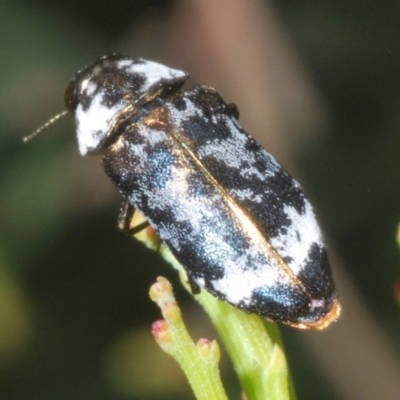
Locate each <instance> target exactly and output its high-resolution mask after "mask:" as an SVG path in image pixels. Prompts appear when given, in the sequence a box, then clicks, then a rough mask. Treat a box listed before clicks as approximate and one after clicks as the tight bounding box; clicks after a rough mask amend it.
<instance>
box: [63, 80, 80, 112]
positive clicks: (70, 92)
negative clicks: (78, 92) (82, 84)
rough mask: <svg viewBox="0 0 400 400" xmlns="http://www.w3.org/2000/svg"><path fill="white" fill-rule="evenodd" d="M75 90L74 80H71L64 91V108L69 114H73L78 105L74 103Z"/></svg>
mask: <svg viewBox="0 0 400 400" xmlns="http://www.w3.org/2000/svg"><path fill="white" fill-rule="evenodd" d="M75 88H76V84H75V79H73V80H72V81H71V82H70V83H69V84H68V86H67V88H66V89H65V93H64V104H65V108H66V109H67V110H68V111H69V112H70V113H74V112H75V110H76V107H77V105H78V102H77V101H76V97H75Z"/></svg>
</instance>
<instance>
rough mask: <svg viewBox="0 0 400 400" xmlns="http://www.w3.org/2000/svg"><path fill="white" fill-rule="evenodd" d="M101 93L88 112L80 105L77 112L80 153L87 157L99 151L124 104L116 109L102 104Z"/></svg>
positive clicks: (116, 106) (120, 104)
mask: <svg viewBox="0 0 400 400" xmlns="http://www.w3.org/2000/svg"><path fill="white" fill-rule="evenodd" d="M102 100H103V96H102V94H101V93H99V94H98V95H96V96H94V97H93V100H92V102H91V103H90V107H89V108H88V109H86V110H84V109H83V107H82V105H81V104H79V105H78V107H77V108H76V111H75V120H76V125H77V136H78V144H79V152H80V153H81V154H82V155H83V156H85V155H87V154H90V153H92V152H95V151H96V150H99V145H100V142H101V141H102V140H103V139H104V138H105V137H106V136H107V134H108V128H109V123H110V121H111V119H112V118H113V117H114V116H115V115H116V114H117V113H118V112H119V111H121V110H122V108H123V107H124V104H123V103H122V102H121V103H118V104H116V105H115V106H114V107H106V106H105V105H104V104H102Z"/></svg>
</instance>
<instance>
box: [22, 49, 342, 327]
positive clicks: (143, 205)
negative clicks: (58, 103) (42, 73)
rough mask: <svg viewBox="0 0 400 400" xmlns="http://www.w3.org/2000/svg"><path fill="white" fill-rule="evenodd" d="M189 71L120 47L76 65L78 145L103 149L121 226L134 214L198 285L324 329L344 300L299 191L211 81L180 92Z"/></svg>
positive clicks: (69, 97) (71, 88)
mask: <svg viewBox="0 0 400 400" xmlns="http://www.w3.org/2000/svg"><path fill="white" fill-rule="evenodd" d="M188 78H189V75H188V74H187V73H185V72H182V71H179V70H176V69H172V68H168V67H166V66H164V65H161V64H158V63H155V62H151V61H146V60H143V59H132V58H129V57H126V56H119V55H110V56H104V57H102V58H100V59H98V60H97V61H95V62H93V63H92V64H90V65H88V66H86V67H85V68H83V69H81V70H80V71H78V72H77V73H76V75H75V76H74V77H73V78H72V80H71V82H70V84H69V85H68V87H67V90H66V93H65V104H66V108H67V112H70V113H72V114H73V115H74V116H75V121H76V130H77V137H78V144H79V151H80V153H81V154H82V155H83V156H85V155H96V154H101V157H102V163H103V167H104V169H105V172H106V173H107V175H108V176H109V177H110V179H111V180H112V181H113V182H114V184H115V185H116V186H117V188H118V190H119V192H120V193H121V195H122V197H123V206H122V207H121V210H122V212H121V213H120V217H119V219H120V225H124V223H123V221H128V220H130V219H129V218H130V216H131V214H132V212H133V210H135V209H136V210H139V211H140V212H141V213H142V214H143V215H144V216H145V217H146V219H147V221H148V223H149V224H150V225H151V226H152V227H153V228H154V229H155V230H156V231H157V233H158V235H159V237H160V238H161V240H162V241H163V242H164V243H165V244H166V245H167V246H168V247H169V249H170V250H171V252H172V253H173V254H174V256H175V257H176V259H177V260H178V261H179V262H180V263H181V264H182V265H183V267H184V268H185V270H186V272H187V275H188V279H189V281H190V284H191V287H192V288H193V289H194V290H196V289H198V290H200V289H206V290H207V291H209V292H210V293H212V294H213V295H214V296H216V297H217V298H218V299H221V300H224V301H226V302H228V303H230V304H232V305H234V306H236V307H238V308H239V309H241V310H243V311H245V312H248V313H255V314H258V315H260V316H262V317H265V318H267V319H269V320H272V321H279V322H283V323H285V324H288V325H291V326H294V327H297V328H317V329H322V328H324V327H326V326H327V325H329V324H330V323H331V322H332V321H334V320H335V319H336V318H337V317H338V316H339V314H340V304H339V302H338V299H337V295H336V291H335V287H334V283H333V280H332V274H331V271H330V266H329V262H328V257H327V253H326V249H325V247H324V245H323V241H322V238H321V233H320V230H319V227H318V224H317V221H316V218H315V215H314V212H313V209H312V207H311V205H310V203H309V201H308V200H307V198H306V196H305V195H304V192H303V190H302V189H301V187H300V185H299V184H298V183H297V182H296V180H294V179H293V178H292V177H291V176H290V175H289V174H288V173H287V172H286V171H285V170H284V169H283V168H282V167H281V166H280V165H279V164H278V163H277V162H276V160H275V159H274V158H273V157H272V156H271V155H270V154H269V153H268V152H267V151H266V150H265V149H264V148H262V147H261V146H260V145H259V144H258V143H257V142H256V141H255V140H254V139H253V138H252V137H251V136H250V135H248V134H247V133H246V132H245V131H244V130H243V128H242V127H241V126H240V125H239V123H238V117H239V113H238V110H237V108H236V106H235V105H233V104H227V103H225V101H224V100H223V99H222V98H221V97H220V95H219V94H218V93H217V92H216V90H215V89H213V88H211V87H208V86H195V87H193V88H192V89H189V90H186V91H184V90H182V86H183V85H184V83H185V82H186V81H187V80H188ZM65 113H66V112H64V113H62V114H60V115H58V116H56V117H55V118H53V119H52V120H50V121H49V122H48V123H47V124H45V125H44V126H43V127H47V126H48V125H49V124H51V123H53V122H54V120H56V119H58V118H59V117H61V116H63V115H65ZM43 127H42V128H40V129H39V130H38V131H40V130H42V129H43ZM38 131H36V132H34V133H33V134H32V135H30V136H29V137H27V138H26V139H27V140H29V139H30V138H31V137H32V136H35V135H36V134H37V133H38ZM121 221H122V223H121Z"/></svg>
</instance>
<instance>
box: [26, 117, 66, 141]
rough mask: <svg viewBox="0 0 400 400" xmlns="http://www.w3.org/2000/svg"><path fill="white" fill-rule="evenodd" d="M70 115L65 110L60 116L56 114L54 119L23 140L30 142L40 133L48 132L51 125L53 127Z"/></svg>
mask: <svg viewBox="0 0 400 400" xmlns="http://www.w3.org/2000/svg"><path fill="white" fill-rule="evenodd" d="M67 114H68V111H67V110H65V111H63V112H60V113H59V114H56V115H55V116H54V117H53V118H50V119H49V120H48V121H47V122H46V123H44V124H43V125H42V126H40V127H39V128H37V129H36V130H35V131H34V132H32V133H31V134H29V135H28V136H25V137H24V138H23V139H22V140H23V142H24V143H26V142H29V141H30V140H32V139H33V138H34V137H35V136H37V135H38V134H39V133H40V132H43V131H44V130H46V129H47V128H48V127H49V126H50V125H53V124H54V123H55V122H56V121H58V120H59V119H60V118H62V117H64V116H66V115H67Z"/></svg>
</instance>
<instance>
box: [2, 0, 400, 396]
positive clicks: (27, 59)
mask: <svg viewBox="0 0 400 400" xmlns="http://www.w3.org/2000/svg"><path fill="white" fill-rule="evenodd" d="M399 42H400V3H399V2H398V1H395V0H385V1H382V2H376V1H366V0H362V1H361V0H354V1H352V2H349V1H344V0H335V1H332V0H331V1H326V2H321V1H315V0H314V1H275V2H267V1H261V0H260V1H256V0H218V1H214V2H212V1H209V0H186V1H185V0H179V1H178V0H176V1H173V0H169V1H166V0H159V1H155V0H154V1H149V0H147V1H144V0H143V1H132V0H130V1H127V0H120V1H118V2H111V1H97V2H95V1H90V0H79V1H77V0H69V1H63V0H61V1H60V0H59V1H57V2H54V1H49V0H41V1H40V0H35V1H29V0H25V1H24V0H13V1H11V0H8V1H7V0H1V1H0V54H1V63H0V87H1V93H2V97H1V99H0V160H1V161H0V162H1V169H0V226H1V229H0V398H1V399H7V400H23V399H30V400H39V399H40V400H45V399H49V400H50V399H51V400H53V399H65V400H77V399H85V400H91V399H96V400H111V399H113V400H128V399H144V400H150V399H190V398H192V395H191V392H190V389H189V388H188V385H187V383H186V381H185V379H184V377H183V375H182V373H181V372H180V371H179V369H178V367H177V366H176V365H175V363H174V361H172V360H170V359H169V358H168V357H167V356H166V355H164V354H163V353H162V352H161V350H160V349H159V348H158V347H157V345H156V344H155V342H154V341H153V339H152V336H151V323H152V322H153V321H155V320H157V319H159V318H160V313H159V310H158V309H157V308H156V306H155V305H154V304H153V303H152V302H151V301H150V300H149V298H148V295H147V292H148V288H149V286H150V285H151V283H152V282H153V281H154V280H155V279H156V277H157V276H158V275H161V274H162V275H164V276H167V277H168V278H169V279H171V280H173V281H174V282H175V287H176V289H177V292H178V298H179V301H180V302H181V304H182V307H183V309H184V313H185V318H186V320H187V322H188V325H189V329H190V331H191V333H192V335H193V337H194V339H195V340H197V339H199V338H200V337H209V338H215V337H216V334H215V332H214V331H213V330H212V328H210V327H209V326H207V322H205V321H206V320H207V319H206V317H205V316H204V314H203V312H202V311H201V310H200V309H199V308H198V307H197V306H196V305H195V304H194V302H193V301H192V300H191V299H190V298H189V297H188V296H187V295H186V294H185V293H183V291H182V290H180V289H179V284H178V283H177V280H176V277H175V273H174V271H173V270H172V268H170V267H169V266H168V265H166V264H165V263H163V262H162V260H160V259H159V258H158V256H157V255H156V254H154V253H152V252H150V251H147V250H146V249H143V247H142V246H141V245H139V244H137V243H136V242H135V241H134V240H132V239H130V238H128V237H125V236H124V235H122V234H121V233H120V232H118V231H117V229H116V216H117V212H118V207H119V196H118V193H117V192H116V190H115V189H114V187H113V186H112V184H111V183H110V182H109V181H108V179H107V178H106V177H105V174H104V173H103V171H102V168H101V165H100V159H99V158H98V157H93V158H87V159H84V158H82V157H80V156H79V154H78V150H77V144H76V139H75V130H74V123H73V120H72V118H69V117H68V118H64V120H62V121H60V122H59V123H57V125H54V126H53V127H52V128H51V129H49V130H48V131H46V132H43V133H42V135H41V136H40V137H38V138H36V140H34V141H32V142H31V143H29V144H28V145H23V144H22V141H21V139H22V137H23V136H25V135H27V134H29V133H30V132H31V131H32V130H34V129H36V128H37V127H38V126H40V125H42V124H43V123H44V122H45V121H47V120H48V119H49V118H50V117H51V116H53V115H54V114H56V113H57V112H59V111H62V110H63V93H64V89H65V87H66V86H67V83H68V81H69V79H70V78H71V76H72V75H73V74H74V73H75V72H76V71H77V70H78V69H80V68H82V67H83V66H85V65H86V64H88V63H89V62H91V61H93V60H94V59H96V58H98V57H99V56H101V55H104V54H109V53H113V52H118V53H124V54H127V55H130V56H133V57H143V58H149V59H152V60H154V61H158V62H162V63H166V64H168V65H169V66H171V67H175V68H179V69H183V70H186V71H188V72H190V74H191V81H190V83H189V85H193V84H195V83H205V84H209V85H212V86H215V87H216V88H217V89H218V90H219V92H220V93H221V94H222V96H223V97H224V98H225V99H226V101H228V102H232V101H234V102H235V103H236V104H237V105H238V107H239V110H240V112H241V117H240V120H241V122H242V125H243V126H244V127H245V129H246V130H247V131H249V132H250V133H251V134H252V135H253V136H255V137H256V138H257V140H259V141H260V142H261V143H262V144H263V145H264V146H265V147H266V148H267V149H268V150H269V151H270V152H271V153H272V154H274V155H275V157H277V159H278V160H279V161H280V162H281V163H282V164H283V165H284V166H285V167H286V168H287V169H288V170H289V171H290V172H291V173H292V174H293V175H294V176H295V177H296V178H297V179H298V180H299V181H300V182H301V183H302V185H303V186H304V188H305V189H306V191H307V193H308V195H309V197H310V199H311V200H312V203H313V204H314V206H315V209H316V212H317V215H318V217H319V220H320V222H321V226H322V227H323V230H324V233H325V238H326V242H327V245H328V248H329V252H330V258H331V261H332V267H333V270H334V275H335V279H336V281H337V286H338V291H339V295H340V297H341V301H342V304H343V316H342V318H341V319H340V321H339V322H338V323H336V324H335V325H334V326H332V327H331V328H329V329H328V330H327V331H323V332H315V333H314V332H300V331H297V330H294V329H290V328H285V327H282V330H281V331H282V335H283V337H284V341H285V346H286V349H287V356H288V361H289V364H290V367H291V371H292V374H293V378H294V381H295V386H296V389H297V393H298V397H299V399H322V398H323V399H328V400H337V399H357V400H360V399H367V400H369V399H371V400H372V399H377V398H379V399H398V398H399V397H400V360H399V355H400V341H399V337H400V309H399V307H398V306H397V304H396V301H395V299H394V296H393V293H392V287H393V284H394V283H395V282H396V280H397V279H398V278H399V277H400V265H399V249H398V246H397V244H396V241H395V239H396V232H397V225H398V222H399V219H400V216H399V213H400V185H399V183H400V175H399V173H398V170H399V167H400V157H399V150H400V93H399V91H400V78H399V74H400V44H399ZM226 359H227V356H226V355H225V354H224V355H223V361H222V366H221V368H222V371H223V376H224V382H225V384H226V386H227V390H228V392H229V396H230V398H231V399H239V398H240V395H239V388H238V384H237V382H236V380H235V377H234V373H233V372H232V370H231V367H230V365H229V362H227V361H226Z"/></svg>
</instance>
